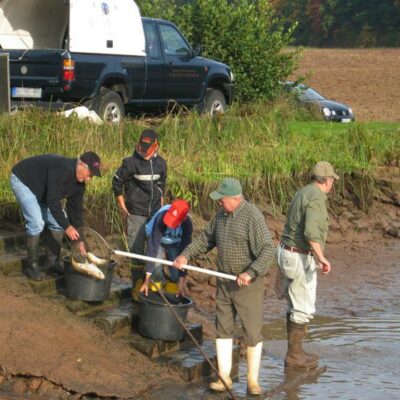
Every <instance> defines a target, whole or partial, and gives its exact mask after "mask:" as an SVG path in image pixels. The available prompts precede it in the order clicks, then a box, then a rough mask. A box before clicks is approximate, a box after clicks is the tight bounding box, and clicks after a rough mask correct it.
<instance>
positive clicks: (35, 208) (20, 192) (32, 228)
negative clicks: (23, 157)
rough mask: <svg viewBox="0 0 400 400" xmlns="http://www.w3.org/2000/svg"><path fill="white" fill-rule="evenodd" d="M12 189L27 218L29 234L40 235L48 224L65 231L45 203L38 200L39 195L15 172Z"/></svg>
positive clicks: (26, 224) (26, 227) (27, 231)
mask: <svg viewBox="0 0 400 400" xmlns="http://www.w3.org/2000/svg"><path fill="white" fill-rule="evenodd" d="M10 184H11V189H12V191H13V193H14V195H15V197H16V199H17V202H18V204H19V205H20V207H21V211H22V215H23V216H24V218H25V232H26V234H27V235H29V236H38V235H40V233H41V232H42V231H43V229H44V227H45V226H46V225H47V226H48V227H49V229H50V230H52V231H64V229H63V228H62V227H61V226H60V225H59V224H58V222H57V221H56V220H55V219H54V217H53V215H52V214H51V212H50V210H49V208H48V207H47V206H46V205H45V204H41V203H39V202H38V199H37V197H36V196H35V195H34V194H33V193H32V191H31V190H30V189H29V188H28V186H26V185H24V184H23V183H22V182H21V181H20V179H18V178H17V177H16V176H15V175H14V174H11V177H10Z"/></svg>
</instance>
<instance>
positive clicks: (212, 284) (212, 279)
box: [208, 276, 217, 287]
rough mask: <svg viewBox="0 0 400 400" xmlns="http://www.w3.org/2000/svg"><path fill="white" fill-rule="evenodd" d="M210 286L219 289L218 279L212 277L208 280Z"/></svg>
mask: <svg viewBox="0 0 400 400" xmlns="http://www.w3.org/2000/svg"><path fill="white" fill-rule="evenodd" d="M208 284H209V285H210V286H212V287H217V278H216V277H215V276H210V277H209V278H208Z"/></svg>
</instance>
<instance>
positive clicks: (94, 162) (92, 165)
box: [79, 151, 101, 176]
mask: <svg viewBox="0 0 400 400" xmlns="http://www.w3.org/2000/svg"><path fill="white" fill-rule="evenodd" d="M79 159H80V160H81V161H82V162H84V163H85V164H86V165H87V166H88V167H89V170H90V172H91V173H92V175H95V176H101V172H100V157H99V156H98V155H97V154H96V153H95V152H94V151H87V152H86V153H83V154H82V155H81V156H80V157H79Z"/></svg>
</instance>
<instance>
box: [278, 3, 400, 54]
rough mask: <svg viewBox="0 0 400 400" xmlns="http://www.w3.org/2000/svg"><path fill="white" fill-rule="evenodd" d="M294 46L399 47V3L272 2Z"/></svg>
mask: <svg viewBox="0 0 400 400" xmlns="http://www.w3.org/2000/svg"><path fill="white" fill-rule="evenodd" d="M271 3H272V5H273V7H274V8H275V10H276V12H277V16H278V17H279V18H281V19H282V20H283V21H284V23H285V24H286V26H292V24H293V23H296V24H297V27H296V29H295V31H294V35H293V36H294V42H293V44H295V45H303V46H319V47H398V46H400V0H271Z"/></svg>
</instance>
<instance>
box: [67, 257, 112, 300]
mask: <svg viewBox="0 0 400 400" xmlns="http://www.w3.org/2000/svg"><path fill="white" fill-rule="evenodd" d="M63 261H64V282H65V295H66V297H67V298H69V299H75V300H84V301H90V302H102V301H105V300H107V299H108V297H109V295H110V289H111V281H112V276H113V270H114V267H115V266H116V264H117V263H116V262H115V261H111V262H110V263H108V264H107V265H106V266H105V267H102V270H103V272H104V276H105V278H104V279H101V280H100V279H96V278H93V277H91V276H88V275H86V274H82V273H80V272H78V271H76V270H75V269H74V268H73V267H72V265H71V259H70V257H69V256H65V257H64V258H63Z"/></svg>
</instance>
